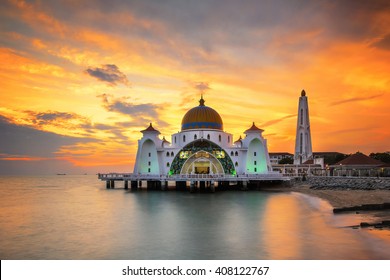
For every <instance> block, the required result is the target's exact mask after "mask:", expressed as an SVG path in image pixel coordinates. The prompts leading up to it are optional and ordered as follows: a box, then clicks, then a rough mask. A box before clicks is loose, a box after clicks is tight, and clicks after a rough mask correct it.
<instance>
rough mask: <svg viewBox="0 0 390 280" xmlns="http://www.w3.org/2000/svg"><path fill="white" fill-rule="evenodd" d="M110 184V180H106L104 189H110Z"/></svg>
mask: <svg viewBox="0 0 390 280" xmlns="http://www.w3.org/2000/svg"><path fill="white" fill-rule="evenodd" d="M110 184H111V183H110V180H107V181H106V189H109V188H111V185H110Z"/></svg>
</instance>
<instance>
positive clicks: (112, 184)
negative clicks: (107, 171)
mask: <svg viewBox="0 0 390 280" xmlns="http://www.w3.org/2000/svg"><path fill="white" fill-rule="evenodd" d="M110 186H111V189H115V180H110Z"/></svg>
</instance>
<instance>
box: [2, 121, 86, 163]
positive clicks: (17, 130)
mask: <svg viewBox="0 0 390 280" xmlns="http://www.w3.org/2000/svg"><path fill="white" fill-rule="evenodd" d="M0 131H1V132H2V133H1V134H2V136H1V137H0V153H1V154H3V158H4V157H6V156H4V155H18V157H20V156H22V157H48V158H50V157H54V156H55V152H56V151H58V149H59V148H60V147H61V146H64V145H72V144H75V143H79V142H90V141H92V139H88V138H77V137H70V136H63V135H59V134H56V133H52V132H45V131H41V130H37V129H35V128H32V127H28V126H21V125H17V124H13V123H11V122H10V120H9V119H8V118H6V117H4V116H1V115H0Z"/></svg>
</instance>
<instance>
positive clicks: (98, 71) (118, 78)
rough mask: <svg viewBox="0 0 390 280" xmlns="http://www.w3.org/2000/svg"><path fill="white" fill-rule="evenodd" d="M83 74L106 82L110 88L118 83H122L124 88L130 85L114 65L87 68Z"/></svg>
mask: <svg viewBox="0 0 390 280" xmlns="http://www.w3.org/2000/svg"><path fill="white" fill-rule="evenodd" d="M85 72H86V73H87V74H89V75H90V76H92V77H94V78H96V79H98V80H99V81H102V82H106V83H107V84H109V85H112V86H115V85H117V84H118V83H122V84H124V85H126V86H129V85H130V83H129V81H128V80H127V77H126V75H125V74H124V73H122V72H121V71H120V70H119V68H118V66H116V65H114V64H105V65H102V66H101V67H100V68H99V67H96V68H88V69H86V70H85Z"/></svg>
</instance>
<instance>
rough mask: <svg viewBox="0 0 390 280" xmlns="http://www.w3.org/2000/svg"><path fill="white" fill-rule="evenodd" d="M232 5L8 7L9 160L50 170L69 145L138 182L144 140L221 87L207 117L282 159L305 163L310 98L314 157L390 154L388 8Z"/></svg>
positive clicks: (14, 3) (2, 20)
mask: <svg viewBox="0 0 390 280" xmlns="http://www.w3.org/2000/svg"><path fill="white" fill-rule="evenodd" d="M220 2H221V1H215V0H201V1H182V0H166V1H155V0H142V1H122V0H112V1H105V0H96V1H82V3H81V1H27V0H9V1H2V3H1V9H0V26H1V31H0V33H1V36H0V60H1V61H2V63H1V64H0V89H1V93H2V94H1V97H2V98H1V105H0V114H1V115H4V116H6V117H7V118H8V119H6V121H5V122H3V123H2V125H5V124H7V125H6V126H7V129H6V131H8V132H9V133H10V132H11V130H12V129H13V130H12V131H13V133H14V135H17V137H10V136H9V135H7V136H3V130H2V131H1V132H2V134H1V136H2V138H3V140H0V144H1V145H2V146H1V147H0V153H1V154H2V155H1V156H2V157H3V158H7V160H3V161H4V162H7V163H11V162H21V161H22V160H21V159H24V160H25V161H26V162H27V161H28V162H29V163H31V164H32V163H38V162H39V163H40V162H41V161H40V159H41V158H43V157H44V156H43V154H44V149H45V146H47V147H48V148H49V150H50V151H55V150H56V149H57V148H58V145H57V146H55V147H54V146H53V147H51V146H50V145H51V144H50V143H54V142H58V139H57V138H58V137H60V136H59V135H64V136H63V137H70V138H69V139H67V140H66V141H64V142H60V144H64V145H65V146H60V149H61V151H62V154H61V155H63V156H64V157H65V156H66V158H67V161H68V162H72V163H74V164H77V165H78V166H81V165H83V166H87V165H91V166H92V165H93V166H96V165H97V164H101V163H103V162H106V163H107V166H114V165H115V164H119V165H121V164H123V169H125V170H128V166H127V165H126V164H128V161H129V158H131V157H130V156H129V155H134V154H135V152H136V149H137V146H136V143H137V142H136V141H137V139H139V137H140V133H139V131H140V130H142V128H146V127H147V125H148V124H149V122H153V125H154V126H155V127H156V128H157V129H159V130H160V131H161V133H162V134H163V135H165V136H166V137H169V135H170V134H172V133H175V132H177V130H179V129H180V122H181V119H182V117H183V115H184V114H185V112H186V111H187V110H189V109H190V108H192V107H193V106H197V105H198V104H199V103H198V100H199V98H200V93H206V94H207V93H209V92H210V90H211V89H212V93H213V94H210V95H207V96H204V99H205V100H206V105H207V106H211V107H213V108H214V109H215V110H217V111H218V113H219V114H220V115H221V116H222V117H223V121H224V124H225V128H226V130H227V131H228V132H230V133H232V134H234V138H235V139H238V135H239V134H240V133H242V131H244V130H245V129H247V128H249V127H250V124H251V123H252V121H255V122H256V123H258V124H261V125H259V126H260V127H266V132H267V135H268V137H269V138H268V144H269V150H270V151H275V150H276V151H278V150H279V151H280V150H286V151H290V152H291V151H293V149H294V138H295V128H296V119H295V117H294V116H295V115H294V114H296V112H297V101H298V98H299V96H300V90H301V88H306V89H308V91H307V93H308V96H309V107H310V114H311V115H310V117H311V125H312V137H313V149H314V150H316V149H318V148H319V147H320V148H321V150H323V151H325V150H337V149H339V151H340V152H354V151H355V147H356V146H360V147H359V150H361V151H364V152H367V153H369V152H372V151H373V150H372V149H373V148H372V147H374V148H375V149H376V151H380V150H388V139H389V137H390V136H389V131H390V127H389V124H390V114H389V113H388V105H387V104H389V103H390V101H389V98H390V94H389V93H390V78H389V73H390V64H389V63H388V61H390V51H389V50H390V35H389V26H390V2H389V1H388V0H372V1H365V0H345V1H333V0H318V1H307V0H290V1H285V0H272V1H269V0H245V1H237V0H226V1H223V5H221V3H220ZM227 19H228V20H227ZM107 62H109V63H107ZM102 63H104V64H103V65H102ZM106 63H107V64H106ZM80 72H83V75H80ZM129 81H131V86H132V87H133V88H134V92H136V94H134V93H133V92H132V93H129V88H128V86H129V85H130V82H129ZM107 85H108V86H107ZM103 92H104V93H106V94H105V95H101V96H100V98H99V99H97V98H96V95H97V94H99V93H103ZM3 93H4V94H3ZM129 95H131V98H127V97H126V96H129ZM343 105H348V106H343ZM361 127H376V130H375V131H367V132H364V131H355V130H354V129H355V128H361ZM11 128H12V129H11ZM345 128H348V129H351V132H350V133H341V134H340V136H338V137H323V134H332V131H342V130H343V129H345ZM44 131H45V132H44ZM49 131H50V132H51V133H53V134H54V135H57V136H56V137H55V136H53V135H50V134H48V139H49V140H51V141H52V142H47V141H45V140H44V139H42V138H40V137H44V135H46V134H47V133H49ZM22 132H23V133H24V134H25V136H23V133H22ZM39 135H41V136H39ZM26 137H30V138H31V139H32V140H30V141H29V142H28V141H27V140H25V141H24V142H23V143H20V141H21V140H20V139H26ZM80 137H84V138H85V139H89V138H92V139H94V141H95V142H93V141H92V142H88V143H83V144H85V145H83V144H80V143H79V142H77V141H76V140H75V139H78V138H80ZM367 138H369V139H371V140H370V141H364V139H367ZM18 139H19V140H18ZM59 139H61V138H59ZM6 140H7V141H11V142H12V141H13V142H15V143H14V144H15V145H14V146H15V147H16V148H14V149H11V146H13V145H12V143H11V144H6V143H5V142H6ZM73 140H75V141H76V142H74V141H73ZM53 141H54V142H53ZM33 142H34V144H33ZM67 143H73V144H67ZM341 143H345V144H344V145H341ZM4 145H5V146H4ZM40 145H41V146H42V147H41V148H40ZM349 146H350V147H352V148H348V147H349ZM2 147H4V149H5V148H7V147H8V148H7V149H6V150H7V152H2V151H1V148H2ZM19 148H20V149H19ZM33 149H36V150H37V151H40V152H37V153H36V154H34V153H33V152H30V153H29V152H28V151H29V150H33ZM124 150H126V152H125V153H123V151H124ZM23 151H24V152H23ZM50 154H52V153H48V154H46V155H47V156H49V155H50ZM57 155H58V154H57ZM17 158H18V159H19V160H14V161H12V160H11V159H17ZM36 168H37V169H39V166H38V165H37V167H36ZM42 168H46V165H45V166H44V167H42ZM109 170H110V171H111V170H113V169H111V168H109ZM113 171H115V170H113Z"/></svg>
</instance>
